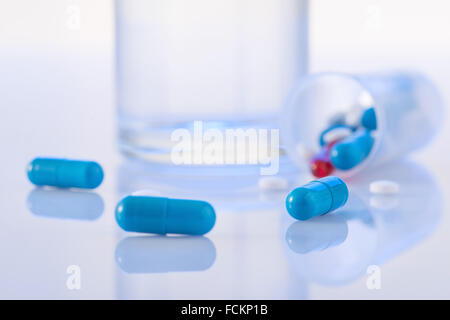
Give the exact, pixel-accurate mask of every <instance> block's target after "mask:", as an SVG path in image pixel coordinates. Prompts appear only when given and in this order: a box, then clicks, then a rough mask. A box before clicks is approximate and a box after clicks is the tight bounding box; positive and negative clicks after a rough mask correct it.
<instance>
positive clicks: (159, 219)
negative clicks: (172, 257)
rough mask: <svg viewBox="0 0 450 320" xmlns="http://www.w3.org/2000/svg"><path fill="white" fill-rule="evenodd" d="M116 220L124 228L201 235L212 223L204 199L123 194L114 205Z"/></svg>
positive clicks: (145, 231) (208, 207)
mask: <svg viewBox="0 0 450 320" xmlns="http://www.w3.org/2000/svg"><path fill="white" fill-rule="evenodd" d="M116 220H117V223H118V224H119V226H120V227H121V228H122V229H123V230H125V231H131V232H144V233H157V234H166V233H178V234H190V235H202V234H205V233H208V232H209V231H211V229H212V228H213V227H214V224H215V222H216V214H215V212H214V208H213V207H212V206H211V205H210V204H209V203H208V202H205V201H197V200H184V199H169V198H160V197H150V196H127V197H125V198H124V199H122V200H121V201H120V202H119V204H118V205H117V207H116Z"/></svg>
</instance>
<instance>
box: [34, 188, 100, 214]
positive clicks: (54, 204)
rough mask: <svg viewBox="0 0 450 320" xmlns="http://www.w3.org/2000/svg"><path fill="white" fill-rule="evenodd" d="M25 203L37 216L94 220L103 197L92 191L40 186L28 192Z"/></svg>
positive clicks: (98, 212)
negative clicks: (43, 187)
mask: <svg viewBox="0 0 450 320" xmlns="http://www.w3.org/2000/svg"><path fill="white" fill-rule="evenodd" d="M27 205H28V208H29V209H30V211H31V212H32V213H33V214H35V215H37V216H42V217H47V218H59V219H77V220H96V219H98V218H99V217H100V216H101V215H102V213H103V208H104V205H103V199H102V198H101V197H100V196H99V195H98V194H96V193H94V192H80V191H73V190H59V189H42V188H36V189H34V190H32V191H31V192H30V193H29V195H28V199H27Z"/></svg>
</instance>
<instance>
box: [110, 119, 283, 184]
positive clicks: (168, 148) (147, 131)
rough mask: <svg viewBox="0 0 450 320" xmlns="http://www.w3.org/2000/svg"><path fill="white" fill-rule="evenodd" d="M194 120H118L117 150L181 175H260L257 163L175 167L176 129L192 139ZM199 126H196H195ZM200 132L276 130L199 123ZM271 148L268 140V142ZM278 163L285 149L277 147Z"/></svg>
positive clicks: (268, 125)
mask: <svg viewBox="0 0 450 320" xmlns="http://www.w3.org/2000/svg"><path fill="white" fill-rule="evenodd" d="M195 125H196V123H195V121H188V122H177V123H164V124H158V123H151V124H149V123H145V122H141V121H124V120H122V121H120V125H119V150H120V151H121V152H122V154H123V155H125V156H126V157H129V158H137V159H141V160H145V161H146V162H150V163H154V164H159V165H163V166H165V167H172V169H173V170H176V171H179V172H180V173H182V172H184V173H186V172H189V174H207V175H219V176H221V175H224V174H229V173H230V171H232V172H239V173H246V174H251V175H253V174H259V173H260V168H261V167H263V166H264V167H267V165H260V164H221V165H217V164H176V165H175V164H174V162H173V160H172V150H173V147H174V146H175V145H176V144H177V143H179V141H173V140H172V139H171V137H172V134H173V132H174V131H175V130H178V129H185V132H188V133H189V134H190V135H191V137H193V136H194V128H195ZM197 125H198V123H197ZM201 127H202V133H203V134H204V133H205V132H206V131H207V130H208V129H217V130H219V131H220V132H222V133H223V134H225V132H226V130H229V129H231V130H237V129H241V130H244V131H246V130H248V129H256V130H259V129H268V130H269V132H268V136H269V137H270V129H277V128H278V126H277V125H276V124H275V123H274V121H269V120H266V121H241V122H238V121H201ZM269 146H270V139H269ZM279 156H280V157H279V163H280V164H281V163H283V162H286V161H287V159H286V158H287V157H286V156H285V153H284V150H283V149H282V148H279Z"/></svg>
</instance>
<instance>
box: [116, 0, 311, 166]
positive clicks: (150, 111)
mask: <svg viewBox="0 0 450 320" xmlns="http://www.w3.org/2000/svg"><path fill="white" fill-rule="evenodd" d="M307 3H308V1H307V0H286V1H279V0H265V1H264V2H261V1H258V0H241V1H229V0H215V1H208V0H189V1H185V0H165V1H154V0H116V8H115V9H116V10H115V12H116V53H117V55H116V56H117V103H118V114H119V135H120V137H119V142H120V149H121V150H122V152H124V153H125V154H127V155H131V156H139V157H142V158H145V159H147V160H150V161H154V162H165V163H170V151H171V147H172V146H173V144H174V142H173V141H171V139H170V136H171V133H172V131H173V130H174V129H176V128H186V129H188V130H193V129H192V123H193V121H194V120H202V121H204V122H205V127H207V128H214V129H218V130H221V131H223V130H225V129H227V128H244V129H246V128H264V127H268V126H271V127H273V120H274V115H275V114H276V113H278V112H279V111H280V108H281V106H282V103H283V101H284V99H285V98H286V96H287V94H288V92H289V90H290V89H291V86H292V85H293V83H294V82H295V81H296V80H297V79H298V78H299V77H301V76H303V75H304V74H305V73H306V71H307V33H306V31H307Z"/></svg>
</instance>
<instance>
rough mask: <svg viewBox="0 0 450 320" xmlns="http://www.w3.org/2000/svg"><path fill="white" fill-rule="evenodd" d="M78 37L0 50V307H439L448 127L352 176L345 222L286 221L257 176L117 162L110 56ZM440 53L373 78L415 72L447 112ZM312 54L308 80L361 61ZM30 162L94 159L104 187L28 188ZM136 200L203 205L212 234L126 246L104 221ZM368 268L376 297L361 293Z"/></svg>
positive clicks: (280, 200) (341, 216)
mask: <svg viewBox="0 0 450 320" xmlns="http://www.w3.org/2000/svg"><path fill="white" fill-rule="evenodd" d="M322 2H323V1H322ZM383 3H384V2H383ZM383 6H384V5H382V9H383V10H385V11H384V12H386V16H385V21H386V23H389V17H390V16H389V13H390V11H389V10H388V9H389V6H388V5H386V7H383ZM85 18H86V19H87V21H91V20H89V16H85ZM433 20H435V21H441V20H439V17H437V18H433ZM442 21H447V18H445V20H442ZM94 29H95V28H94ZM106 29H107V27H105V30H106ZM313 30H315V31H314V32H315V33H314V34H315V35H316V36H317V35H320V32H319V31H318V29H317V28H316V29H314V28H313ZM369 31H370V32H374V31H373V30H372V29H370V30H369ZM369 31H368V32H367V33H368V34H370V32H369ZM385 31H386V30H385ZM47 32H49V31H48V30H47ZM64 32H65V31H64ZM80 32H81V36H80V34H74V33H72V32H68V33H67V34H66V38H65V39H66V41H67V42H68V44H67V45H66V46H63V45H60V46H56V47H52V46H42V47H40V46H39V45H34V46H30V47H27V46H26V45H23V44H20V43H19V44H17V43H16V44H15V45H16V46H15V47H14V48H16V49H15V50H12V49H5V50H3V49H2V50H1V51H0V70H1V76H0V108H1V109H0V110H1V114H0V145H1V146H2V158H1V160H0V161H1V162H0V163H1V166H0V176H1V177H2V181H1V184H0V225H1V226H2V231H1V232H0V252H1V263H0V298H7V299H10V298H44V299H47V298H61V299H79V298H87V299H94V298H101V299H116V298H120V299H130V298H137V299H143V298H150V299H165V298H168V299H179V298H180V299H181V298H185V299H196V298H199V299H221V298H235V299H239V298H243V299H244V298H245V299H259V298H264V299H265V298H269V299H340V298H345V299H347V298H353V299H355V298H356V299H372V298H373V299H382V298H385V299H392V298H447V299H448V298H450V249H449V246H448V243H450V232H449V230H450V216H449V213H450V207H449V204H448V199H450V168H449V165H448V164H449V163H450V161H449V160H450V153H449V152H448V150H449V146H448V142H449V141H450V130H449V126H448V123H449V117H448V114H447V116H446V119H447V120H446V123H445V125H444V128H443V130H442V132H441V133H440V135H439V136H438V138H437V139H436V140H435V141H434V142H433V144H432V145H430V146H429V147H427V148H426V149H425V150H423V151H421V152H420V153H418V154H417V155H416V156H415V157H414V159H410V160H409V161H406V162H402V163H396V164H391V165H389V166H386V167H383V168H380V169H379V170H376V171H373V172H370V173H366V174H365V175H362V176H358V177H355V178H354V179H352V180H351V181H350V183H349V186H350V190H351V196H350V200H349V203H348V205H347V206H346V207H345V208H343V209H342V210H340V211H338V212H336V213H334V214H330V215H326V216H322V217H318V218H315V219H313V220H310V221H307V222H297V221H295V220H294V219H291V218H290V216H289V215H288V214H287V212H286V211H285V209H284V197H285V194H284V193H283V192H273V193H271V192H266V191H260V190H259V189H258V178H259V177H247V178H246V177H239V176H238V177H236V176H235V177H227V178H225V179H213V178H211V179H196V180H193V179H191V178H189V177H186V176H184V177H183V176H182V177H180V176H178V175H175V174H171V173H170V172H163V171H162V169H161V168H156V167H151V166H148V165H145V164H140V163H136V162H134V161H130V160H126V159H124V158H122V157H121V156H120V155H119V154H118V152H117V150H116V139H115V135H116V122H115V121H116V120H115V109H114V103H113V98H112V97H113V94H112V93H113V85H112V83H113V82H112V75H113V70H112V63H111V62H112V60H111V56H110V52H111V50H110V43H109V42H108V43H105V44H104V45H103V46H102V45H100V44H98V42H95V43H96V44H97V46H96V47H95V48H94V49H92V48H91V51H88V52H85V51H84V50H87V49H86V47H83V46H82V45H81V44H82V40H79V39H78V38H77V37H81V38H80V39H82V35H83V32H86V33H88V32H87V31H86V30H84V31H83V29H82V30H81V31H80ZM429 32H436V30H435V31H429ZM64 34H65V33H64ZM102 35H103V33H102V32H99V34H98V36H99V37H102ZM18 39H19V38H18ZM358 39H359V38H357V39H356V40H355V41H358ZM376 39H378V40H377V41H380V39H379V38H376ZM77 41H81V42H77ZM359 41H361V39H359ZM313 44H314V43H313ZM432 44H433V43H431V42H430V43H429V45H432ZM439 46H442V50H441V51H439V50H437V49H436V51H431V50H430V52H426V53H425V54H422V53H415V52H413V51H411V52H410V53H411V54H409V55H406V52H403V51H401V49H399V48H397V49H398V50H397V52H391V54H392V61H391V62H386V63H385V64H383V67H386V68H389V67H393V66H396V65H400V66H403V65H405V66H413V67H415V68H416V69H417V68H418V69H419V70H422V71H425V72H427V73H428V74H429V75H430V76H432V78H433V79H434V80H435V81H436V82H437V84H438V86H439V87H440V88H441V90H442V92H443V94H444V98H446V100H447V101H450V76H449V75H450V70H449V66H450V63H448V62H449V58H448V52H449V49H448V48H450V45H448V43H447V47H445V46H443V45H442V42H439ZM12 47H13V46H10V47H8V48H12ZM17 48H18V49H17ZM80 48H82V49H80ZM314 48H315V50H316V51H314V50H313V54H314V55H313V56H314V57H315V58H314V59H315V60H314V59H313V61H312V63H313V70H317V71H323V70H324V69H326V68H330V69H332V68H333V67H332V66H340V69H339V70H338V71H349V72H353V71H355V72H357V71H361V70H365V69H364V68H365V66H367V65H368V64H367V63H368V61H371V60H370V59H369V58H370V56H369V57H367V58H366V60H365V61H364V59H362V61H359V62H358V61H355V59H353V56H350V55H349V56H347V55H346V54H342V55H341V56H339V57H336V56H334V57H333V56H330V55H329V52H330V51H327V50H322V51H320V52H319V51H317V50H320V49H321V48H322V49H323V44H321V43H319V44H318V45H317V43H316V46H313V49H314ZM340 48H341V47H340ZM433 48H437V47H433ZM360 49H361V48H360ZM391 49H392V48H391ZM393 49H395V48H393ZM348 50H349V51H348V52H351V50H350V49H348ZM361 50H362V49H361ZM405 50H406V49H405ZM408 50H409V49H408ZM446 50H447V51H446ZM14 51H16V52H14ZM17 52H20V54H17ZM358 52H359V51H358ZM359 53H360V52H359ZM367 54H370V53H367ZM397 57H398V58H397ZM377 61H378V60H377ZM408 61H409V62H410V63H409V64H408ZM358 63H359V64H358ZM379 64H380V63H379ZM343 69H344V70H343ZM447 110H448V108H447ZM35 156H58V157H70V158H83V159H93V160H96V161H98V162H100V163H101V164H102V165H103V167H104V170H105V180H104V183H103V184H102V185H101V186H100V187H99V188H98V189H96V190H95V191H88V192H85V191H67V190H53V189H38V188H35V187H34V186H33V185H31V184H30V183H29V182H28V180H27V177H26V174H25V168H26V165H27V163H28V161H30V160H31V159H32V158H34V157H35ZM283 175H284V176H286V177H287V178H288V181H289V184H290V188H291V187H294V186H296V185H299V184H300V183H302V182H304V181H305V177H303V176H301V175H299V174H294V173H292V168H288V167H283ZM381 179H384V180H385V179H388V180H392V181H395V182H397V183H398V184H399V185H400V192H399V194H398V195H395V196H380V195H372V194H370V193H369V184H370V182H372V181H374V180H381ZM140 190H141V191H142V190H145V192H148V193H152V192H153V193H155V194H162V195H167V196H171V197H188V198H196V199H202V200H207V201H210V202H211V204H213V206H214V207H215V208H216V212H217V222H216V226H215V227H214V229H213V230H212V231H211V232H210V233H209V234H207V235H205V236H204V237H195V238H191V237H161V236H154V235H143V234H134V233H126V232H124V231H122V230H121V229H119V227H118V226H117V224H116V222H115V219H114V208H115V205H116V203H117V202H118V201H119V200H120V199H121V197H123V196H124V195H126V194H129V193H132V192H136V191H140ZM72 265H76V266H79V267H80V285H81V287H80V289H79V290H70V289H69V288H68V286H67V282H68V280H69V281H70V280H71V279H72V278H71V276H73V274H68V273H67V269H68V267H69V266H72ZM374 265H375V266H378V267H379V269H377V270H378V272H379V273H378V274H379V275H380V278H379V280H380V284H381V288H380V289H379V290H376V289H372V290H371V289H369V288H370V287H371V286H370V285H369V288H368V286H367V282H368V280H373V279H372V278H370V275H369V274H367V270H368V267H369V266H374ZM369 270H374V269H373V268H369ZM369 282H370V281H369ZM369 284H370V283H369ZM69 287H70V285H69Z"/></svg>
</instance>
